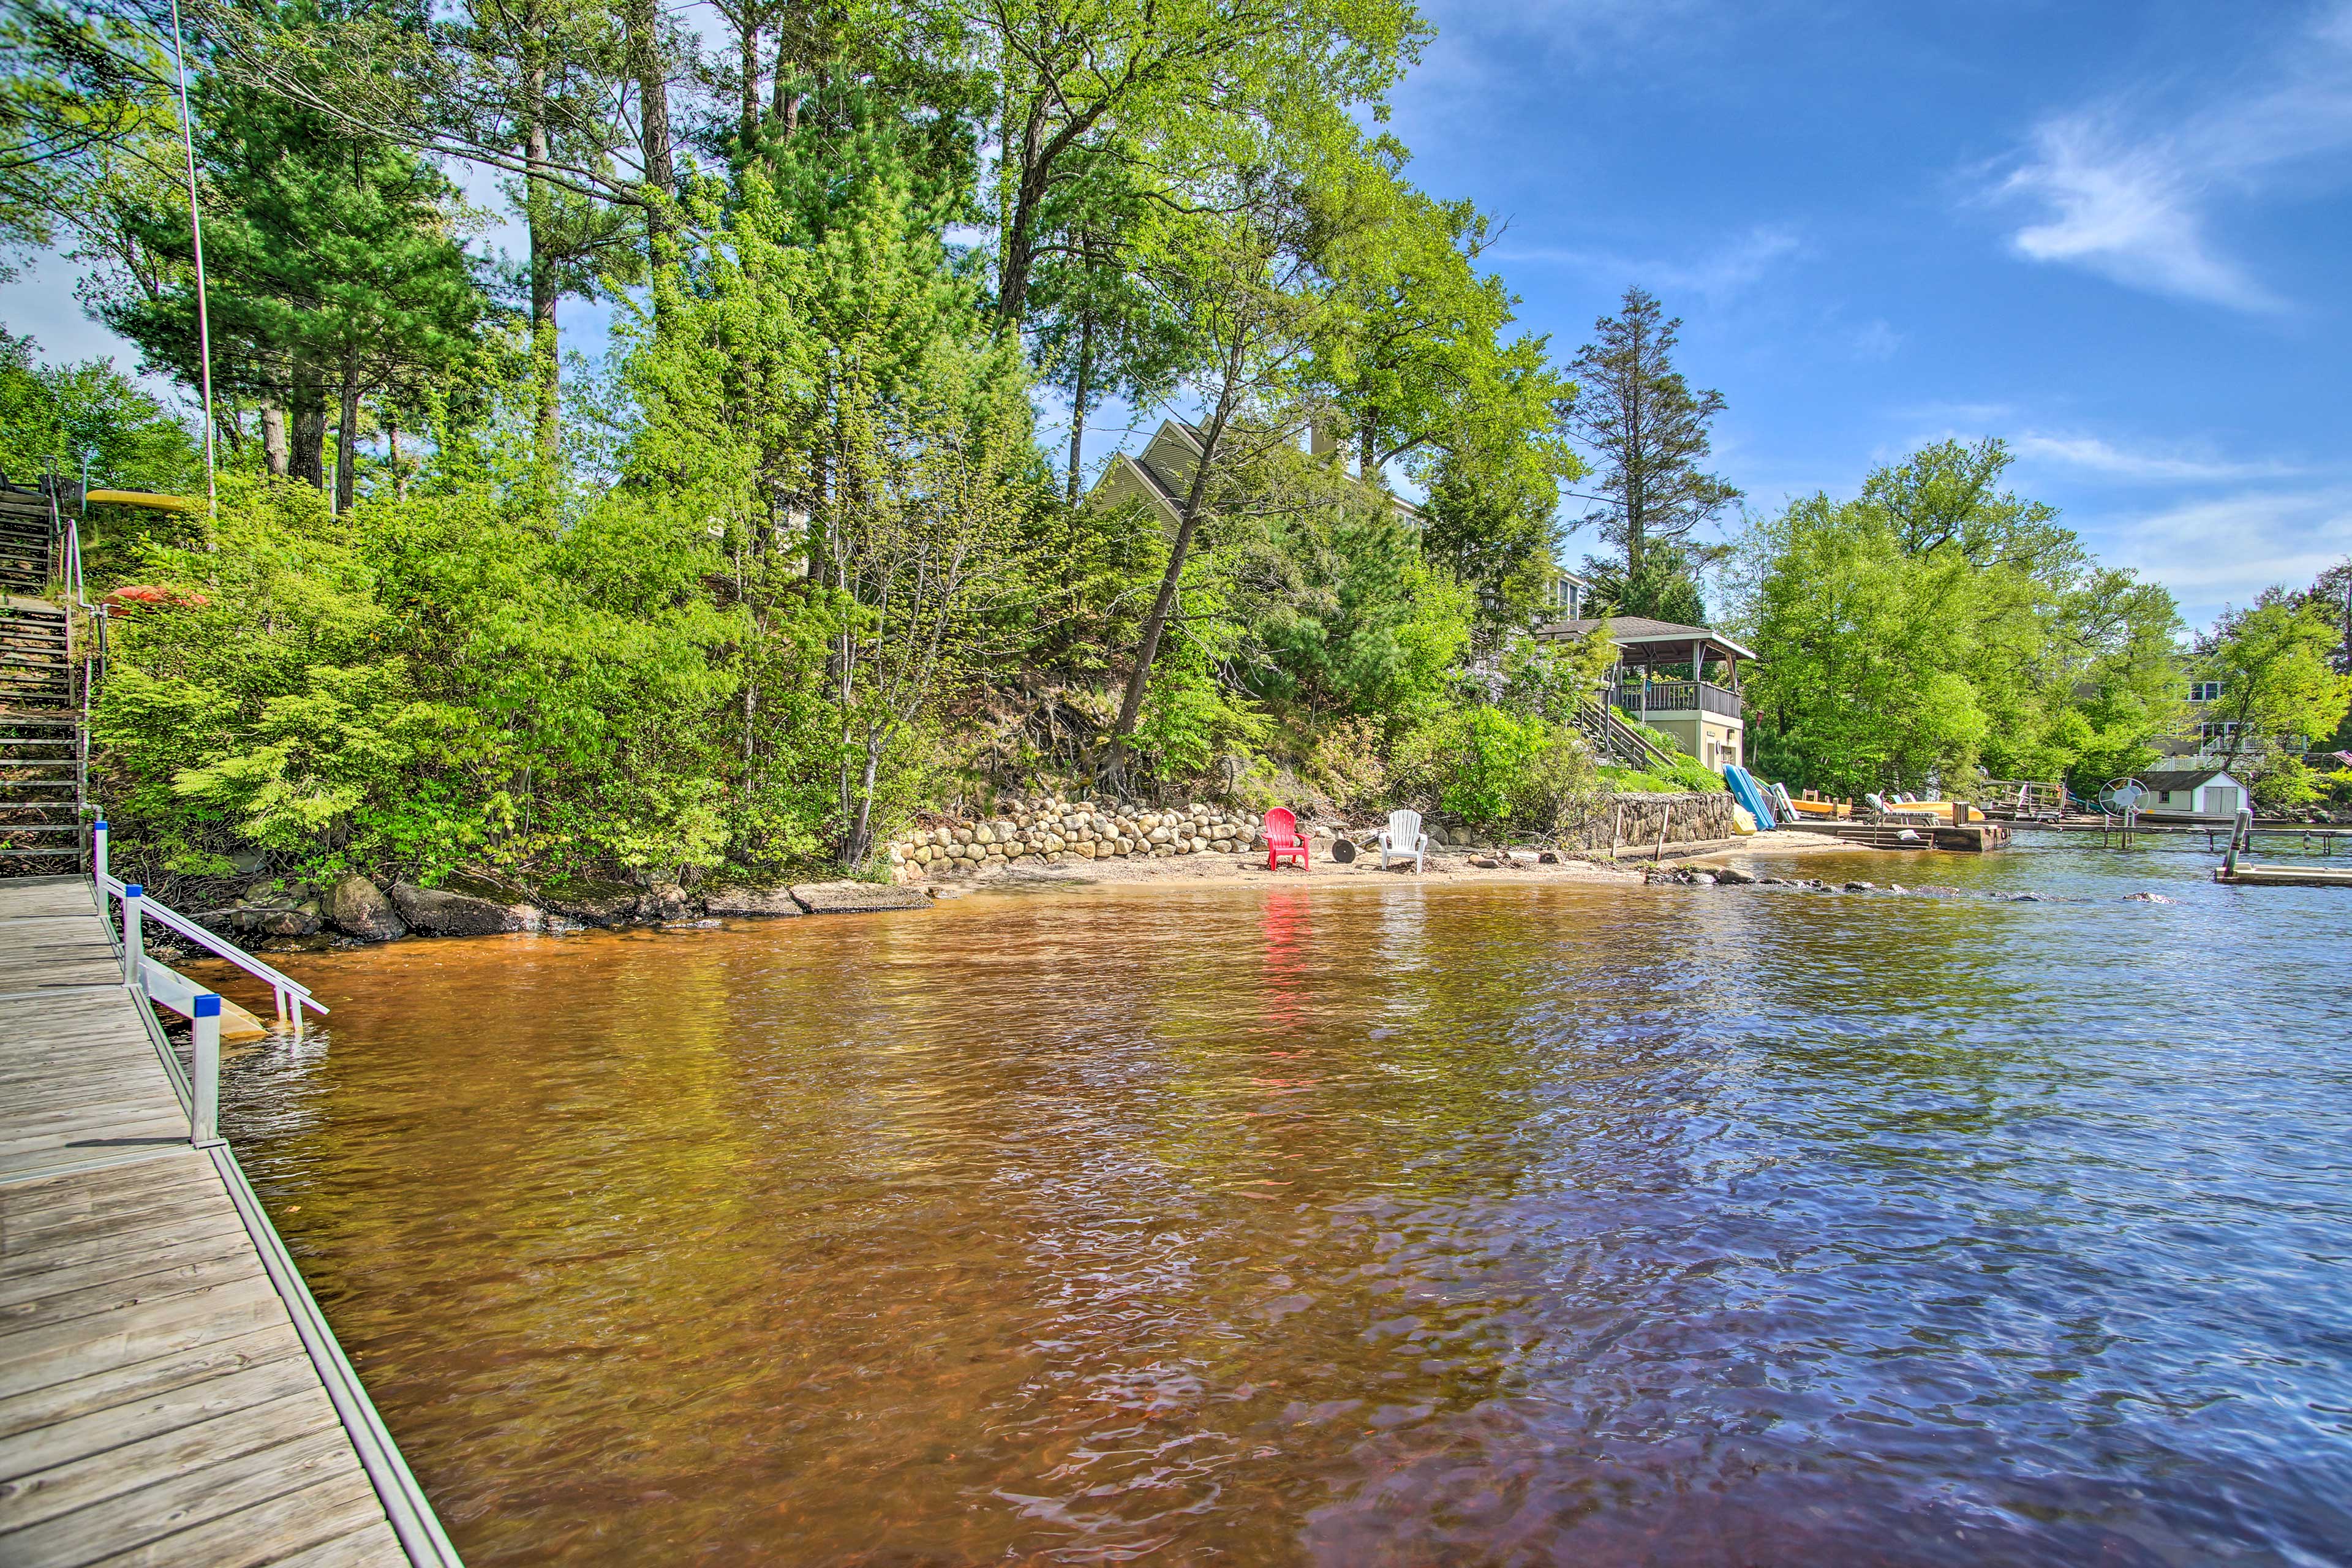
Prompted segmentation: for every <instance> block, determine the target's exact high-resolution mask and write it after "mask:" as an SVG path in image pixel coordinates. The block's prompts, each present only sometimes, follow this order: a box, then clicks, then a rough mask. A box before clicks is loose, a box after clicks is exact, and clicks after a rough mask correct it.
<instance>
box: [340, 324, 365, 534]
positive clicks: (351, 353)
mask: <svg viewBox="0 0 2352 1568" xmlns="http://www.w3.org/2000/svg"><path fill="white" fill-rule="evenodd" d="M342 381H343V385H342V405H341V408H339V409H338V410H337V411H336V412H337V414H338V415H339V416H340V417H339V419H338V421H337V423H336V426H335V515H336V516H338V517H340V516H341V515H342V514H343V513H345V512H347V511H349V510H352V502H353V501H354V500H358V499H359V466H360V464H359V458H360V354H359V351H358V350H357V349H345V350H344V351H343V376H342Z"/></svg>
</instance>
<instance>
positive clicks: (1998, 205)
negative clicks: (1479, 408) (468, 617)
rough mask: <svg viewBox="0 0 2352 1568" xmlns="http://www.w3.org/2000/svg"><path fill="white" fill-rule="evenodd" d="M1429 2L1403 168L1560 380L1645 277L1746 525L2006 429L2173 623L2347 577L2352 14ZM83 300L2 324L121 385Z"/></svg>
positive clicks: (2171, 6) (1805, 3)
mask: <svg viewBox="0 0 2352 1568" xmlns="http://www.w3.org/2000/svg"><path fill="white" fill-rule="evenodd" d="M1424 5H1426V7H1427V10H1428V12H1429V14H1430V15H1431V16H1432V19H1433V21H1434V22H1435V23H1436V25H1437V27H1438V31H1439V37H1438V39H1437V41H1436V42H1435V44H1434V45H1433V47H1431V48H1430V50H1429V51H1428V54H1427V56H1426V58H1425V59H1424V61H1423V65H1422V67H1421V68H1420V69H1419V70H1417V71H1416V72H1415V73H1414V74H1413V75H1412V77H1411V78H1410V79H1408V81H1407V82H1406V83H1405V84H1404V86H1403V87H1402V89H1401V90H1400V91H1399V92H1398V94H1397V97H1396V109H1395V119H1394V129H1395V130H1396V131H1397V132H1399V133H1400V134H1401V135H1402V137H1403V139H1404V140H1405V141H1406V142H1407V143H1408V144H1410V145H1411V146H1412V149H1413V150H1414V153H1415V155H1416V156H1415V162H1414V165H1413V174H1414V177H1415V178H1416V179H1417V180H1418V181H1419V182H1420V183H1421V184H1423V186H1424V187H1426V188H1427V189H1429V190H1430V191H1432V192H1433V193H1434V194H1436V195H1441V196H1445V197H1460V196H1468V197H1470V198H1472V199H1474V200H1475V201H1477V202H1478V203H1479V204H1480V205H1483V206H1485V207H1486V208H1487V209H1489V210H1491V211H1493V212H1495V213H1496V214H1498V215H1500V216H1503V217H1505V218H1506V219H1507V220H1508V224H1509V228H1508V232H1507V235H1506V236H1505V237H1504V239H1503V241H1502V243H1501V244H1500V245H1498V246H1497V247H1496V248H1495V249H1494V250H1493V251H1491V252H1490V253H1489V258H1490V259H1491V260H1492V261H1493V262H1494V263H1495V264H1496V266H1497V267H1498V268H1500V269H1501V270H1502V272H1503V273H1504V275H1505V277H1506V278H1507V280H1508V281H1509V283H1510V285H1511V286H1512V288H1513V289H1515V290H1516V291H1517V293H1518V294H1520V295H1521V296H1522V297H1523V300H1524V303H1523V305H1522V307H1521V311H1520V315H1521V320H1522V322H1523V323H1524V325H1525V326H1526V327H1527V328H1528V330H1531V331H1539V332H1548V333H1549V334H1550V335H1551V337H1552V342H1553V347H1554V349H1555V351H1556V352H1557V353H1559V356H1560V357H1561V358H1563V359H1565V358H1567V357H1568V356H1570V355H1572V354H1573V353H1575V351H1576V348H1577V345H1578V344H1580V343H1581V342H1584V341H1585V339H1586V338H1587V337H1588V336H1589V335H1590V332H1591V323H1592V321H1593V319H1594V318H1595V317H1596V316H1598V315H1600V314H1601V313H1602V312H1603V311H1605V310H1610V309H1611V308H1612V307H1613V305H1614V303H1615V300H1616V299H1617V297H1618V296H1619V295H1620V294H1621V293H1622V290H1623V289H1624V287H1625V286H1626V284H1628V283H1631V282H1639V283H1642V284H1643V285H1644V286H1645V287H1647V288H1649V289H1652V290H1653V291H1654V292H1655V293H1657V294H1658V295H1659V296H1660V297H1661V298H1662V299H1664V301H1665V302H1666V305H1667V307H1668V309H1669V310H1671V311H1673V312H1674V313H1676V314H1678V315H1680V316H1682V317H1683V318H1684V321H1685V325H1684V331H1683V350H1682V353H1681V363H1682V364H1683V366H1684V368H1685V370H1686V371H1687V372H1688V373H1689V374H1690V375H1691V377H1692V379H1693V380H1694V381H1695V382H1696V384H1700V385H1703V386H1713V387H1718V388H1720V389H1721V390H1722V392H1723V393H1724V395H1726V397H1727V399H1728V400H1729V405H1730V406H1729V411H1728V412H1727V414H1726V415H1725V416H1724V417H1723V419H1722V420H1721V421H1720V422H1719V424H1718V426H1717V465H1716V466H1717V469H1718V470H1719V471H1720V472H1722V473H1723V474H1724V475H1725V476H1726V477H1727V478H1728V479H1730V480H1731V481H1732V482H1733V483H1735V484H1737V485H1738V486H1739V487H1741V488H1742V489H1744V490H1746V491H1747V493H1748V504H1749V505H1751V506H1753V507H1756V508H1759V509H1763V510H1769V509H1773V508H1776V507H1778V506H1779V505H1780V504H1781V503H1782V502H1784V501H1785V500H1787V499H1788V498H1789V497H1790V496H1792V495H1798V494H1804V493H1809V492H1811V491H1812V490H1815V489H1827V490H1829V491H1831V492H1832V493H1833V494H1849V493H1851V492H1852V491H1853V489H1855V488H1856V487H1857V485H1858V484H1859V483H1860V480H1861V479H1862V476H1863V475H1864V473H1865V472H1866V471H1867V470H1868V469H1869V468H1871V467H1872V466H1873V465H1874V464H1877V463H1881V462H1885V461H1889V460H1892V459H1895V458H1899V457H1901V456H1902V455H1903V454H1904V453H1905V452H1906V451H1908V450H1910V449H1911V448H1913V447H1916V446H1918V445H1920V444H1922V443H1925V442H1927V441H1931V440H1936V439H1939V438H1942V437H1947V436H1958V437H1969V438H1973V437H1978V436H1981V435H1996V436H2000V437H2005V438H2006V439H2007V440H2008V441H2009V442H2010V443H2011V446H2012V447H2014V448H2015V449H2016V451H2017V453H2018V456H2019V460H2018V463H2017V466H2016V468H2013V469H2012V470H2011V478H2012V480H2013V482H2014V484H2015V486H2016V488H2017V489H2020V490H2021V491H2022V492H2024V493H2026V494H2029V495H2032V496H2034V497H2037V498H2039V499H2042V500H2049V501H2051V502H2053V503H2055V504H2056V505H2058V506H2060V507H2062V508H2063V510H2064V512H2065V516H2066V520H2067V521H2069V522H2070V523H2071V524H2072V525H2073V526H2074V527H2075V528H2076V529H2077V530H2079V531H2081V532H2082V533H2083V535H2084V538H2085V539H2086V541H2088V542H2089V543H2090V544H2091V545H2092V547H2093V548H2094V549H2095V551H2096V552H2098V554H2099V555H2100V557H2101V558H2102V559H2103V560H2105V561H2107V562H2109V563H2114V564H2118V565H2126V566H2132V567H2136V568H2137V569H2139V570H2141V571H2143V572H2145V573H2147V574H2149V575H2151V576H2153V577H2155V578H2157V579H2158V580H2159V581H2162V582H2164V583H2166V584H2168V585H2169V586H2170V587H2171V588H2172V589H2173V591H2174V592H2175V593H2176V594H2177V595H2179V598H2180V600H2181V603H2182V607H2183V609H2184V611H2185V612H2186V613H2187V614H2188V616H2189V618H2190V619H2191V621H2192V622H2201V621H2203V620H2205V619H2208V618H2210V616H2212V614H2213V613H2214V612H2215V611H2216V610H2217V609H2218V608H2220V606H2221V605H2222V604H2223V603H2224V602H2226V601H2236V602H2239V603H2243V602H2244V601H2245V600H2246V599H2247V598H2248V597H2249V596H2251V595H2252V594H2253V593H2254V592H2255V591H2257V590H2258V589H2260V588H2261V587H2263V585H2265V584H2270V583H2273V582H2282V581H2284V582H2291V583H2296V584H2301V583H2305V582H2308V581H2309V579H2310V578H2311V577H2312V576H2314V575H2315V574H2316V573H2317V572H2318V571H2319V570H2320V569H2321V568H2322V567H2324V566H2326V564H2328V563H2331V562H2333V561H2335V560H2336V559H2338V558H2340V557H2341V556H2342V555H2344V554H2345V553H2346V552H2352V447H2347V435H2352V414H2347V365H2348V364H2352V320H2347V290H2346V287H2345V284H2346V280H2347V277H2352V262H2348V261H2347V253H2352V204H2347V195H2352V0H2328V3H2326V4H2313V3H2288V0H2264V3H2262V4H2240V5H2226V6H2224V5H2211V4H2210V3H2207V4H2191V3H2188V0H2132V3H2120V0H2118V3H2112V4H2096V5H2094V4H2084V3H2080V0H2075V3H2062V0H1947V3H1944V4H1935V5H1924V4H1904V3H1894V4H1889V3H1887V0H1870V3H1861V0H1738V3H1730V0H1722V3H1702V0H1513V3H1510V4H1501V5H1498V4H1472V3H1461V0H1424ZM482 194H483V195H488V191H487V189H486V190H485V191H484V192H483V193H482ZM494 238H495V237H494ZM71 285H72V278H71V276H70V274H69V272H68V268H66V265H65V264H64V263H62V262H59V261H58V260H55V259H54V258H50V259H47V260H45V261H44V262H42V263H40V264H38V265H37V266H36V267H35V268H32V269H31V270H30V271H29V272H28V274H27V275H26V277H25V278H24V279H20V280H19V281H17V282H16V283H14V284H10V285H6V286H0V321H6V322H7V324H8V325H9V326H10V327H11V328H12V329H14V330H16V331H32V332H34V333H35V334H36V335H37V337H38V338H39V340H40V342H41V343H42V345H43V348H44V349H45V350H46V351H47V353H48V354H49V355H50V356H52V357H59V358H79V357H82V356H86V355H89V354H92V353H113V354H115V355H117V356H118V358H119V359H120V360H121V362H122V363H125V364H129V363H134V362H135V360H136V355H135V353H132V352H131V351H130V350H129V349H128V347H127V346H126V345H123V344H121V343H120V342H116V341H114V340H112V339H111V338H110V335H109V334H108V333H106V332H105V331H104V330H103V329H101V328H100V327H98V326H96V325H94V324H92V323H90V322H89V321H85V320H84V319H83V318H82V317H81V316H80V314H79V310H78V309H77V308H76V307H75V306H74V304H73V301H72V297H71ZM604 314H605V312H604V311H602V310H595V309H593V308H586V307H567V309H566V311H565V316H564V321H565V326H566V335H567V337H568V338H569V339H571V340H572V342H573V344H574V345H576V346H580V347H583V348H587V349H590V350H591V351H592V352H593V350H594V349H596V348H598V347H600V346H601V343H600V342H599V341H598V340H600V339H601V335H602V327H603V322H604ZM1115 435H1116V431H1114V430H1105V431H1104V432H1103V433H1102V435H1101V436H1099V437H1097V442H1096V445H1097V446H1107V443H1108V439H1110V438H1111V437H1114V436H1115ZM1589 543H1590V542H1589V540H1576V541H1572V542H1571V544H1570V553H1571V554H1574V553H1578V552H1580V551H1581V550H1582V549H1583V548H1585V547H1587V546H1588V545H1589Z"/></svg>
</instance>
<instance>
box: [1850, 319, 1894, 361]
mask: <svg viewBox="0 0 2352 1568" xmlns="http://www.w3.org/2000/svg"><path fill="white" fill-rule="evenodd" d="M1902 346H1903V334H1902V333H1900V332H1898V331H1895V329H1894V328H1893V327H1890V326H1888V325H1887V324H1886V323H1885V321H1871V322H1869V323H1868V324H1867V325H1865V326H1864V327H1863V328H1862V330H1861V331H1857V332H1855V333H1854V334H1853V357H1854V358H1856V359H1862V360H1881V359H1893V358H1894V357H1895V352H1896V351H1897V350H1899V349H1900V348H1902Z"/></svg>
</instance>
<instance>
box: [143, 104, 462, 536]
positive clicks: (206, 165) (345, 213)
mask: <svg viewBox="0 0 2352 1568" xmlns="http://www.w3.org/2000/svg"><path fill="white" fill-rule="evenodd" d="M195 123H196V128H197V132H198V142H197V154H198V159H199V170H200V174H201V175H202V179H203V184H204V187H205V199H206V201H205V205H206V208H207V210H206V213H205V269H206V273H207V283H208V304H209V307H210V317H211V329H212V348H213V363H212V372H213V381H214V384H215V387H216V388H217V389H219V390H220V391H221V392H222V393H224V394H226V395H231V396H245V397H249V398H253V399H256V400H258V401H260V402H262V403H265V404H268V405H274V406H276V407H278V408H282V409H284V410H286V412H287V414H288V415H289V416H290V421H291V426H292V429H291V437H292V439H291V441H290V443H289V452H288V458H287V464H288V468H287V471H288V472H289V473H290V474H291V475H292V476H293V477H295V478H297V479H304V480H307V481H309V482H310V483H312V484H315V485H319V486H320V488H322V489H323V488H324V485H325V463H324V453H323V447H324V445H325V439H326V433H327V429H328V426H329V422H330V419H332V421H333V424H334V426H335V431H336V438H335V449H336V465H335V470H336V478H335V502H336V507H337V510H343V509H346V508H348V507H349V506H350V505H351V503H352V499H353V494H354V480H355V478H356V475H357V470H358V444H359V439H360V404H361V401H362V399H363V398H365V397H367V396H369V395H373V394H375V393H378V392H382V391H385V390H387V389H392V388H397V387H404V386H408V385H413V384H415V383H416V382H418V381H420V380H430V379H432V378H434V377H435V376H436V375H437V374H441V373H443V372H445V371H446V369H447V368H448V367H449V366H451V365H454V364H455V363H458V362H459V361H461V360H463V359H464V358H466V357H467V355H468V354H469V353H471V352H472V344H473V340H474V333H475V329H476V327H477V325H478V322H479V321H480V319H481V317H482V314H483V312H484V310H485V308H486V300H485V298H484V296H483V294H482V291H481V289H480V286H479V283H478V279H477V277H476V268H475V265H474V263H473V261H472V260H471V259H470V258H468V257H467V255H466V253H465V251H464V249H463V247H460V246H459V245H458V244H457V239H456V237H455V236H454V235H453V234H452V232H451V225H450V219H449V213H450V211H451V210H452V209H453V208H454V206H455V205H456V192H455V191H454V189H453V188H452V187H451V186H450V184H449V183H448V182H447V180H446V179H445V178H443V177H442V175H441V174H439V172H438V171H436V170H435V169H434V168H432V167H431V166H430V165H429V164H426V163H424V162H423V161H422V160H421V159H419V158H417V157H416V156H415V154H414V153H410V152H408V151H406V150H405V149H404V148H400V147H397V146H394V145H393V144H391V143H389V142H382V141H378V140H375V139H373V138H367V137H361V136H355V135H351V134H348V133H345V132H342V131H341V128H339V127H336V126H334V125H332V124H331V123H329V122H327V121H325V120H324V119H323V117H321V116H319V115H316V114H313V113H310V112H308V111H305V110H299V109H294V108H289V107H288V106H287V105H285V104H284V103H282V102H280V101H278V100H276V99H275V98H273V97H271V96H270V95H268V94H266V93H261V92H257V91H255V90H252V89H247V88H245V87H242V86H240V85H238V84H236V83H235V82H233V81H226V80H222V79H210V80H208V81H206V82H205V83H204V84H202V88H201V90H200V91H199V93H198V94H197V97H196V102H195ZM130 226H131V229H132V231H133V232H134V234H135V235H136V237H137V239H138V241H139V242H140V243H141V244H142V246H143V247H145V248H146V249H147V250H148V251H149V252H150V253H151V254H152V255H155V256H157V257H160V258H166V260H167V261H168V262H169V263H171V265H170V267H169V268H168V270H167V271H165V272H164V273H163V274H161V275H160V282H159V286H158V287H155V288H153V289H124V288H121V287H117V288H115V289H111V290H109V291H106V292H103V293H102V294H101V295H100V299H99V300H98V304H99V310H100V315H101V316H102V317H103V319H104V320H105V321H107V322H108V324H110V326H112V327H114V328H115V330H116V331H120V332H121V333H122V334H123V335H124V336H125V337H128V338H130V339H131V341H132V342H136V343H138V344H139V346H140V348H141V350H142V352H143V353H145V355H146V357H147V360H148V362H149V363H152V364H155V365H158V366H160V367H163V368H164V369H166V370H168V371H169V372H170V373H171V374H173V375H174V376H176V377H177V378H179V379H180V380H182V381H184V382H186V383H189V384H194V381H195V380H196V375H197V367H196V363H195V359H196V346H197V345H196V334H195V321H194V317H195V300H194V279H193V275H192V274H191V273H190V272H189V271H187V270H186V261H187V258H188V248H189V236H188V231H187V226H186V220H185V216H184V213H179V212H175V211H173V210H171V208H170V207H169V206H168V205H157V204H153V203H150V204H147V205H143V207H142V209H141V210H139V211H137V212H135V213H133V214H132V215H131V219H130Z"/></svg>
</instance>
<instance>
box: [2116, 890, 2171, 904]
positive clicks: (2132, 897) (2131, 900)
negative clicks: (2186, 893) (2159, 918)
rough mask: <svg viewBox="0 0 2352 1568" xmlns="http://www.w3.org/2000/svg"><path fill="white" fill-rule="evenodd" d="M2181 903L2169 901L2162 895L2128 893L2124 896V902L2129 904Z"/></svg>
mask: <svg viewBox="0 0 2352 1568" xmlns="http://www.w3.org/2000/svg"><path fill="white" fill-rule="evenodd" d="M2179 901H2180V900H2179V899H2168V898H2166V897H2165V896H2164V895H2163V894H2162V893H2126V894H2125V895H2124V902H2126V903H2127V904H2177V903H2179Z"/></svg>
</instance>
